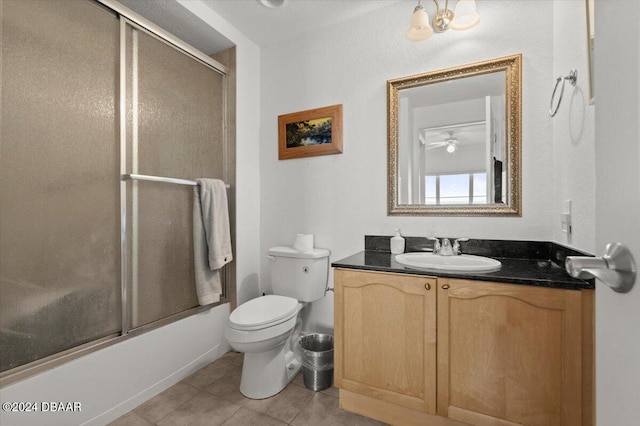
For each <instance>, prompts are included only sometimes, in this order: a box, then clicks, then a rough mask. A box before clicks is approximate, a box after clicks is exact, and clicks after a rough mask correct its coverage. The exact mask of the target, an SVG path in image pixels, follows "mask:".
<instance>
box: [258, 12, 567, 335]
mask: <svg viewBox="0 0 640 426" xmlns="http://www.w3.org/2000/svg"><path fill="white" fill-rule="evenodd" d="M426 7H428V8H430V7H432V5H427V6H426ZM412 10H413V5H409V4H407V2H399V3H397V4H395V5H392V6H389V7H387V8H383V9H380V10H378V11H375V12H372V13H370V14H368V15H365V16H363V17H360V18H357V19H353V20H350V21H347V22H343V23H341V24H338V25H335V26H332V27H330V28H328V29H325V30H323V31H321V32H318V33H315V34H312V35H309V36H305V37H301V38H298V39H296V40H294V41H291V42H289V43H287V44H283V45H281V46H278V47H275V48H269V49H263V50H262V63H261V66H262V78H263V80H262V96H261V98H262V104H261V106H262V108H261V119H262V125H261V141H262V146H261V152H260V156H261V161H260V168H261V170H260V176H261V179H262V187H261V188H262V189H261V200H262V205H261V245H262V252H263V253H264V252H265V250H267V249H268V248H269V247H270V246H274V245H282V244H289V243H291V242H292V241H293V239H294V236H295V234H296V233H298V232H304V233H313V234H315V235H316V245H317V246H319V247H326V248H329V249H331V250H332V252H333V254H332V260H337V259H340V258H343V257H345V256H348V255H350V254H353V253H355V252H357V251H360V250H362V249H363V236H364V235H365V234H386V235H392V232H393V229H394V228H396V227H399V228H401V230H402V232H403V233H404V234H406V235H416V236H418V235H430V234H433V235H447V236H460V237H463V236H464V237H472V238H497V239H500V238H504V239H523V240H524V239H534V240H550V239H552V237H553V232H552V229H551V226H550V224H551V217H552V214H553V212H552V210H550V209H549V208H548V205H549V203H546V202H540V201H541V200H553V188H554V185H553V177H554V173H553V170H554V166H553V151H554V149H553V137H552V124H551V121H550V120H549V117H548V115H547V111H548V105H549V95H550V89H551V88H552V87H550V86H551V84H552V70H553V63H552V60H553V28H552V23H553V20H552V19H551V17H552V14H553V3H552V2H549V1H526V2H522V1H509V2H507V1H482V2H478V11H479V13H480V14H481V15H482V22H481V23H480V25H479V26H477V27H476V28H474V29H472V30H470V31H467V32H456V31H449V32H447V33H443V34H434V35H433V36H432V38H431V39H429V40H427V41H424V42H418V43H413V42H409V41H408V40H407V39H406V38H405V36H404V31H405V30H406V28H407V26H408V23H409V17H410V15H411V12H412ZM429 10H430V9H429ZM516 53H522V54H523V90H522V92H523V102H522V105H523V123H522V124H523V126H522V130H523V132H522V136H523V137H522V140H523V171H522V175H523V216H522V217H521V218H486V217H476V218H467V217H457V218H456V217H389V216H387V213H386V208H387V207H386V206H387V182H386V176H387V155H386V152H387V138H386V131H387V120H386V91H385V87H386V86H385V85H386V81H387V80H388V79H392V78H397V77H402V76H407V75H412V74H417V73H422V72H426V71H431V70H437V69H442V68H447V67H451V66H456V65H462V64H467V63H470V62H476V61H481V60H486V59H491V58H496V57H500V56H505V55H511V54H516ZM337 103H342V104H343V105H344V153H343V154H340V155H330V156H324V157H312V158H303V159H295V160H286V161H278V153H277V140H278V139H277V116H278V115H280V114H286V113H290V112H295V111H300V110H304V109H309V108H315V107H321V106H325V105H332V104H337ZM267 268H268V265H267V264H266V263H264V262H263V264H262V274H261V276H262V278H263V280H264V288H265V289H266V290H270V283H269V275H268V269H267ZM332 297H333V296H332V294H331V293H330V294H329V295H328V296H327V297H326V298H325V300H322V301H319V302H315V303H314V304H312V306H311V307H310V309H309V310H308V313H307V315H309V317H310V321H309V322H308V324H309V326H312V327H319V328H321V329H324V328H331V327H332V326H333V318H332V317H333V301H332Z"/></svg>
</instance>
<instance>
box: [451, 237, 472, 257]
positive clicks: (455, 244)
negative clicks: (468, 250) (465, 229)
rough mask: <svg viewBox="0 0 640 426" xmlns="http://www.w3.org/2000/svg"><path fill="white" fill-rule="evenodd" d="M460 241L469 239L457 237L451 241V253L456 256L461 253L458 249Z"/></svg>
mask: <svg viewBox="0 0 640 426" xmlns="http://www.w3.org/2000/svg"><path fill="white" fill-rule="evenodd" d="M460 241H469V239H468V238H458V239H456V240H455V241H454V242H453V254H455V255H456V256H458V255H460V254H462V252H461V251H460Z"/></svg>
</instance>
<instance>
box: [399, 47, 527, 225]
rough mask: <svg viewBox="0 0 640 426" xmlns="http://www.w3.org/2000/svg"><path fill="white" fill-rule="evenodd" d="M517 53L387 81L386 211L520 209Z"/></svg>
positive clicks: (504, 212)
mask: <svg viewBox="0 0 640 426" xmlns="http://www.w3.org/2000/svg"><path fill="white" fill-rule="evenodd" d="M521 99H522V55H521V54H518V55H512V56H506V57H502V58H497V59H491V60H488V61H483V62H477V63H473V64H468V65H462V66H459V67H455V68H448V69H444V70H438V71H433V72H428V73H424V74H418V75H413V76H409V77H402V78H397V79H393V80H389V81H387V130H388V171H387V174H388V176H387V178H388V214H389V215H390V216H396V215H405V216H521V215H522V194H521V186H522V183H521V175H522V172H521V155H522V148H521V145H522V140H521V139H522V136H521V121H522V117H521V115H522V114H521V113H522V105H521Z"/></svg>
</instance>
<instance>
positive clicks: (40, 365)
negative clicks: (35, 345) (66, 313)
mask: <svg viewBox="0 0 640 426" xmlns="http://www.w3.org/2000/svg"><path fill="white" fill-rule="evenodd" d="M88 1H89V2H96V3H94V4H96V5H98V6H100V5H102V6H105V7H106V8H107V9H110V10H111V11H113V12H115V13H116V14H117V15H118V18H119V20H120V59H119V60H120V73H119V74H120V82H119V96H120V99H119V102H118V108H119V114H117V119H118V120H119V123H118V125H119V132H120V135H119V136H120V249H121V253H120V256H121V262H120V265H121V271H120V279H121V304H122V313H121V315H122V330H121V331H120V334H119V335H113V336H106V337H103V338H99V339H97V340H94V341H91V342H88V343H85V344H82V345H79V346H76V347H73V348H70V349H68V350H65V351H63V352H59V353H56V354H53V355H50V356H47V357H44V358H41V359H39V360H36V361H33V362H30V363H28V364H24V365H21V366H18V367H16V368H13V369H11V370H7V371H5V372H3V373H2V374H0V387H4V386H7V385H9V384H11V383H15V382H17V381H20V380H23V379H26V378H28V377H31V376H33V375H36V374H39V373H42V372H44V371H47V370H49V369H51V368H54V367H57V366H59V365H61V364H64V363H66V362H69V361H72V360H74V359H77V358H79V357H81V356H84V355H87V354H89V353H92V352H95V351H98V350H100V349H103V348H105V347H108V346H111V345H113V344H115V343H119V342H121V341H123V340H125V339H128V338H131V337H134V336H136V335H139V334H141V333H144V332H146V331H150V330H153V329H156V328H159V327H162V326H164V325H166V324H169V323H171V322H174V321H178V320H180V319H182V318H185V317H188V316H190V315H193V314H195V313H198V312H201V311H204V310H208V309H210V308H211V307H213V306H217V305H219V304H223V303H226V302H228V301H229V278H230V273H229V269H228V267H225V268H224V269H223V274H224V275H223V293H222V297H221V299H220V302H218V303H215V304H212V305H207V306H196V307H193V308H191V309H187V310H185V311H182V312H178V313H176V314H173V315H170V316H168V317H166V318H162V319H160V320H157V321H154V322H152V323H149V324H146V325H142V326H139V327H136V328H131V312H132V303H131V297H130V291H131V283H130V282H129V281H130V280H129V279H128V273H129V271H128V258H127V253H128V250H127V244H128V243H129V241H128V240H129V239H128V237H129V236H128V235H127V201H128V200H127V182H126V181H125V179H124V175H125V174H127V170H126V165H127V116H126V114H127V105H126V100H127V95H128V94H127V82H126V78H127V74H126V73H127V69H126V60H127V57H126V50H127V46H126V37H125V35H126V29H127V26H130V27H132V28H135V29H136V30H139V31H143V32H145V33H146V34H148V35H151V36H152V37H154V38H156V39H157V40H160V41H161V42H163V43H165V44H166V45H168V46H170V47H172V48H174V49H176V50H178V51H180V52H182V53H184V54H186V55H187V56H189V57H191V58H192V59H194V60H197V61H198V62H200V63H202V64H203V65H206V66H207V67H209V68H210V69H212V70H214V71H216V72H218V73H219V74H221V75H222V116H223V123H222V126H223V130H222V143H223V148H222V150H223V156H224V159H225V160H224V161H223V175H224V180H225V182H227V184H229V178H228V177H229V176H230V171H229V162H228V159H229V151H228V150H229V146H228V130H229V129H228V111H227V102H228V99H227V94H228V72H229V70H228V68H227V67H226V66H224V65H222V64H220V63H219V62H217V61H216V60H214V59H212V58H210V57H209V56H207V55H205V54H204V53H202V52H200V51H198V50H196V49H194V48H193V47H191V46H189V45H188V44H186V43H184V42H183V41H182V40H180V39H178V38H176V37H175V36H173V35H172V34H170V33H168V32H166V31H165V30H163V29H162V28H160V27H159V26H157V25H155V24H153V23H152V22H150V21H148V20H147V19H145V18H143V17H142V16H140V15H138V14H136V13H135V12H133V11H131V10H129V9H128V8H126V7H125V6H123V5H122V4H120V3H119V2H117V1H115V0H88ZM129 182H132V181H129ZM133 184H134V185H135V183H133ZM232 208H233V207H232Z"/></svg>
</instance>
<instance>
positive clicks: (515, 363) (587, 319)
mask: <svg viewBox="0 0 640 426" xmlns="http://www.w3.org/2000/svg"><path fill="white" fill-rule="evenodd" d="M436 299H437V300H436ZM436 307H437V308H436ZM436 324H437V327H436ZM436 336H437V339H436ZM436 341H437V342H436ZM436 343H437V344H436ZM593 343H594V342H593V291H590V290H582V291H580V290H563V289H554V288H545V287H534V286H524V285H512V284H502V283H490V282H483V281H467V280H457V279H446V278H435V277H428V276H421V275H408V274H396V273H382V272H369V271H359V270H349V269H339V268H338V269H336V270H335V351H334V365H335V385H336V386H337V387H338V388H340V407H341V408H344V409H346V410H349V411H353V412H356V413H359V414H362V415H365V416H368V417H372V418H375V419H377V420H381V421H383V422H386V423H390V424H395V425H412V424H415V425H439V426H440V425H462V424H471V425H491V426H518V425H526V426H554V425H557V426H573V425H583V426H590V425H593V424H594V422H593V404H592V402H593V386H592V384H593ZM436 378H437V381H436ZM434 414H437V415H434Z"/></svg>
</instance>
